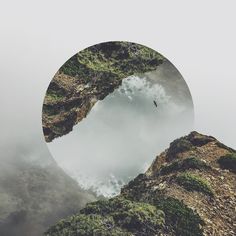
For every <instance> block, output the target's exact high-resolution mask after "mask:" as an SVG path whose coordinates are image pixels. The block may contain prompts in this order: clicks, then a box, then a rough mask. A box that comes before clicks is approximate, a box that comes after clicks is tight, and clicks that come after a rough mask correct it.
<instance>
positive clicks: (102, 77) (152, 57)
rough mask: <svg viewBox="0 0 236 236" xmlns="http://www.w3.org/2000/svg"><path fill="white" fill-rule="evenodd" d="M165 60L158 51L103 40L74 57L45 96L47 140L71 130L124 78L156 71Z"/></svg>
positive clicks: (45, 133)
mask: <svg viewBox="0 0 236 236" xmlns="http://www.w3.org/2000/svg"><path fill="white" fill-rule="evenodd" d="M164 60H165V58H163V57H162V56H161V55H160V54H158V53H157V52H156V51H154V50H152V49H150V48H147V47H145V46H142V45H139V44H135V43H129V42H108V43H101V44H98V45H94V46H92V47H89V48H87V49H85V50H82V51H81V52H79V53H77V54H76V55H74V56H73V57H71V58H70V59H69V60H68V61H67V62H66V63H65V64H64V65H63V66H62V67H61V68H60V69H59V71H58V72H57V73H56V75H55V76H54V78H53V79H52V81H51V83H50V85H49V87H48V89H47V93H46V96H45V99H44V104H43V115H42V123H43V132H44V136H45V139H46V141H47V142H51V141H52V140H53V139H54V138H56V137H60V136H62V135H65V134H67V133H69V132H70V131H71V130H72V128H73V126H74V125H75V124H77V123H78V122H79V121H81V120H82V119H83V118H85V117H86V115H87V114H88V112H89V111H90V110H91V108H92V107H93V105H94V104H95V103H96V101H98V100H102V99H104V98H105V97H106V96H107V95H108V94H110V93H112V92H113V91H114V90H115V89H116V88H118V87H119V86H120V85H121V82H122V79H124V78H126V77H128V76H130V75H133V74H138V73H144V72H149V71H153V70H155V69H156V68H157V67H158V65H160V64H161V63H163V61H164Z"/></svg>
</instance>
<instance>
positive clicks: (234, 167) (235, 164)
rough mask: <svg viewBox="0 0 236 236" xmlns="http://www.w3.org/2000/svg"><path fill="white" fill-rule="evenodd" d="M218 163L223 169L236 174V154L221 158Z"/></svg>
mask: <svg viewBox="0 0 236 236" xmlns="http://www.w3.org/2000/svg"><path fill="white" fill-rule="evenodd" d="M218 163H219V165H220V167H221V168H222V169H227V170H230V171H233V172H235V173H236V153H231V154H227V155H225V156H222V157H220V158H219V160H218Z"/></svg>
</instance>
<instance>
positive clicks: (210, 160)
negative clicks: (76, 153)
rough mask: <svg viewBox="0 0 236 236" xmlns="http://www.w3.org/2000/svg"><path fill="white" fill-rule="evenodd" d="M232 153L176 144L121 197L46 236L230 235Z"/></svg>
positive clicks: (210, 143) (235, 189)
mask: <svg viewBox="0 0 236 236" xmlns="http://www.w3.org/2000/svg"><path fill="white" fill-rule="evenodd" d="M235 167H236V151H235V150H233V149H231V148H229V147H227V146H225V145H224V144H222V143H220V142H219V141H217V140H216V139H215V138H213V137H211V136H206V135H202V134H199V133H197V132H192V133H190V134H189V135H188V136H185V137H182V138H180V139H177V140H175V141H174V142H172V143H171V144H170V147H169V148H168V149H167V150H165V151H164V152H163V153H161V154H160V155H159V156H157V157H156V159H155V160H154V162H153V163H152V165H151V166H150V168H149V169H148V170H147V172H146V173H145V174H140V175H139V176H137V177H136V178H135V179H134V180H133V181H131V182H129V184H128V185H126V186H125V187H124V188H123V189H122V190H121V194H120V195H119V196H117V197H115V198H112V199H109V200H102V201H97V202H94V203H90V204H88V205H87V206H86V207H85V208H84V209H83V210H81V211H80V212H79V213H78V214H76V215H73V216H72V217H70V218H67V219H66V220H62V221H60V222H59V223H58V224H56V225H55V226H52V227H51V228H50V229H49V230H48V231H47V232H46V233H45V235H46V236H67V235H68V236H69V235H150V236H152V235H153V236H154V235H181V236H185V235H186V236H187V235H192V236H198V235H199V236H200V235H225V236H226V235H227V236H229V235H231V236H233V235H235V234H236V225H235V222H236V209H235V206H236V185H235V181H236V174H235Z"/></svg>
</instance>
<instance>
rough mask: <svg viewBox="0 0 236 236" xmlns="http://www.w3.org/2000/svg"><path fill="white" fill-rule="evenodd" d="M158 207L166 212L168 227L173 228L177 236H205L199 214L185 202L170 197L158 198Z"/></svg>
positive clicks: (156, 202)
mask: <svg viewBox="0 0 236 236" xmlns="http://www.w3.org/2000/svg"><path fill="white" fill-rule="evenodd" d="M155 204H156V206H157V207H158V208H159V209H162V210H163V211H164V212H165V216H166V223H167V225H169V226H171V227H173V230H174V231H175V235H181V236H201V235H203V232H202V229H201V228H200V225H203V224H204V222H203V220H202V219H201V218H200V216H199V215H198V214H197V213H194V212H193V210H192V209H190V208H188V207H187V206H186V205H185V204H184V203H183V202H180V201H179V200H177V199H175V198H172V197H168V198H157V199H156V201H155Z"/></svg>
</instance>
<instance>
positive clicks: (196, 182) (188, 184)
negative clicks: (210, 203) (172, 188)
mask: <svg viewBox="0 0 236 236" xmlns="http://www.w3.org/2000/svg"><path fill="white" fill-rule="evenodd" d="M176 182H177V183H178V184H179V185H181V186H182V187H184V188H185V189H186V190H188V191H197V192H202V193H204V194H207V195H209V196H211V197H212V196H213V191H212V190H211V187H210V185H209V183H208V182H207V181H206V180H204V179H202V178H200V177H199V176H197V175H193V174H190V173H184V174H181V175H179V176H177V178H176Z"/></svg>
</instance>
